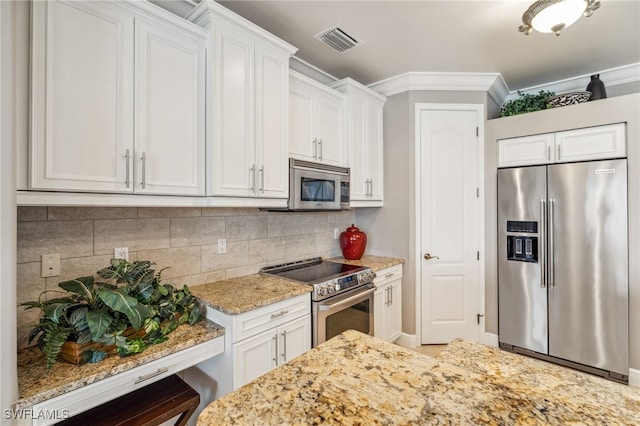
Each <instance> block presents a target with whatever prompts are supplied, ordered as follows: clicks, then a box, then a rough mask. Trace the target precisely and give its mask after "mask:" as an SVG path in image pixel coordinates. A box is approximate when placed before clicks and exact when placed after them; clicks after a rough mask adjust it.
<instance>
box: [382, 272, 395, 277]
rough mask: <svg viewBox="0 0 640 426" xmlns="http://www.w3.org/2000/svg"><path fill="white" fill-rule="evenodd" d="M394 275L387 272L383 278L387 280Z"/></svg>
mask: <svg viewBox="0 0 640 426" xmlns="http://www.w3.org/2000/svg"><path fill="white" fill-rule="evenodd" d="M395 274H396V273H395V272H389V273H388V274H385V275H384V277H385V278H389V277H392V276H394V275H395Z"/></svg>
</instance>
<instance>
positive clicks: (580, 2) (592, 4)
mask: <svg viewBox="0 0 640 426" xmlns="http://www.w3.org/2000/svg"><path fill="white" fill-rule="evenodd" d="M599 7H600V0H538V1H537V2H535V3H533V4H532V5H531V6H529V9H527V11H526V12H524V14H523V15H522V25H520V27H519V28H518V31H520V32H521V33H524V34H525V35H529V34H531V32H532V31H533V30H534V29H535V30H536V31H539V32H541V33H555V35H557V36H559V35H560V31H562V30H563V29H565V28H567V27H568V26H569V25H571V24H573V23H574V22H576V21H577V20H578V19H580V17H581V16H584V17H586V18H588V17H589V16H591V15H592V14H593V12H594V11H595V10H596V9H598V8H599Z"/></svg>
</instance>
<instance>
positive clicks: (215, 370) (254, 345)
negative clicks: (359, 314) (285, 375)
mask: <svg viewBox="0 0 640 426" xmlns="http://www.w3.org/2000/svg"><path fill="white" fill-rule="evenodd" d="M207 319H209V320H211V321H214V322H215V323H217V324H220V325H222V326H223V327H224V328H225V344H226V347H227V350H226V351H225V353H224V354H223V355H222V356H220V357H216V358H214V359H211V360H207V361H206V362H205V363H203V364H201V365H199V366H198V371H195V372H191V373H192V374H191V376H202V373H204V374H206V375H207V376H209V377H211V378H213V379H214V380H215V381H216V386H215V388H216V392H215V395H213V399H217V398H220V397H222V396H224V395H226V394H228V393H229V392H231V391H233V390H235V389H238V388H239V387H240V386H242V385H244V384H246V383H248V382H250V381H252V380H254V379H256V378H257V377H259V376H261V375H263V374H265V373H267V372H269V371H271V370H272V369H274V368H275V367H277V366H278V365H280V364H283V363H285V362H287V361H289V360H290V359H292V358H295V357H296V356H298V355H300V354H302V353H304V352H306V351H307V350H309V349H311V296H310V293H305V294H302V295H299V296H295V297H292V298H289V299H286V300H282V301H280V302H276V303H273V304H271V305H267V306H263V307H261V308H258V309H254V310H251V311H248V312H244V313H241V314H238V315H229V314H226V313H223V312H221V311H219V310H217V309H214V308H211V307H207Z"/></svg>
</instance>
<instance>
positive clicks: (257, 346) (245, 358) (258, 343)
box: [233, 328, 278, 390]
mask: <svg viewBox="0 0 640 426" xmlns="http://www.w3.org/2000/svg"><path fill="white" fill-rule="evenodd" d="M277 339H278V334H277V331H276V329H275V328H273V329H270V330H267V331H264V332H262V333H260V334H257V335H255V336H253V337H249V338H247V339H245V340H242V341H240V342H238V343H235V344H234V345H233V389H234V390H235V389H238V388H239V387H240V386H242V385H244V384H246V383H249V382H250V381H252V380H253V379H256V378H258V377H260V376H262V375H263V374H265V373H268V372H269V371H271V370H272V369H273V368H275V367H276V365H277V359H278V357H277V353H276V345H277Z"/></svg>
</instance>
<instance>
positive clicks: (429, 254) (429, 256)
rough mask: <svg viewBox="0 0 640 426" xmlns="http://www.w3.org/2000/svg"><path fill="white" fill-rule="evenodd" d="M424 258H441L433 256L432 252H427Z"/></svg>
mask: <svg viewBox="0 0 640 426" xmlns="http://www.w3.org/2000/svg"><path fill="white" fill-rule="evenodd" d="M424 258H425V259H426V260H431V259H440V258H439V257H438V256H431V253H425V254H424Z"/></svg>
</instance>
